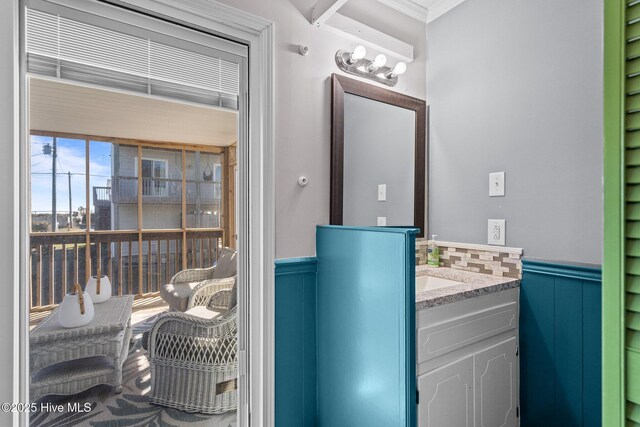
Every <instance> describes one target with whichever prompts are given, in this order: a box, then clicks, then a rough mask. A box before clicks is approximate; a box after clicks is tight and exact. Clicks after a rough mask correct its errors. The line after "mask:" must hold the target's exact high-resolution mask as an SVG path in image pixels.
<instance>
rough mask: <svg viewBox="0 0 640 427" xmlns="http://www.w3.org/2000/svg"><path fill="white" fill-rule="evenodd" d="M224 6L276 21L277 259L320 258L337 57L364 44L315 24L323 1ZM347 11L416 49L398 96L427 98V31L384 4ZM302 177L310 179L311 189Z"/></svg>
mask: <svg viewBox="0 0 640 427" xmlns="http://www.w3.org/2000/svg"><path fill="white" fill-rule="evenodd" d="M222 1H223V2H224V3H228V4H229V5H231V6H233V7H237V8H239V9H243V10H246V11H248V12H250V13H253V14H255V15H259V16H261V17H264V18H266V19H269V20H272V21H273V22H275V28H276V31H275V38H276V40H275V59H276V62H275V64H276V65H275V67H276V77H275V80H276V81H275V85H276V100H275V104H276V111H275V113H276V130H275V133H276V138H275V140H276V147H275V150H276V153H275V155H276V170H275V185H276V242H275V244H276V258H287V257H295V256H308V255H315V226H316V224H327V223H328V222H329V179H330V154H331V91H330V88H331V82H330V76H331V74H332V73H338V72H339V69H338V67H337V66H336V63H335V59H334V58H335V54H336V51H337V50H338V49H353V48H354V47H355V46H356V45H357V44H358V43H357V42H355V41H353V40H350V39H348V38H346V37H344V36H342V35H340V34H337V33H335V32H334V31H332V30H331V29H328V28H314V27H313V26H312V25H311V24H309V21H308V17H309V16H310V13H311V8H312V7H313V5H314V4H315V3H316V2H317V0H261V1H257V0H222ZM347 6H348V7H349V10H347V12H348V13H349V16H351V17H353V18H356V19H362V20H363V22H364V23H365V24H368V25H371V26H374V27H375V28H376V29H378V30H380V31H382V32H385V33H387V34H389V35H392V36H394V37H397V38H399V39H401V40H403V41H405V42H407V43H411V44H413V46H414V49H415V50H414V52H415V53H414V56H415V60H414V61H413V62H412V63H411V64H408V66H407V72H406V74H404V75H403V76H402V77H401V78H400V81H399V83H398V85H397V86H396V87H395V88H394V90H395V91H397V92H400V93H404V94H407V95H410V96H414V97H417V98H420V99H424V98H425V95H426V92H425V87H426V77H425V76H426V30H425V25H424V24H423V23H420V22H418V21H416V20H414V19H412V18H409V17H407V16H405V15H402V14H400V13H399V12H396V11H395V10H393V9H390V8H388V7H386V6H384V5H382V4H381V3H379V2H377V1H372V0H349V3H347ZM343 11H344V10H343ZM376 20H377V21H376ZM299 44H305V45H307V46H309V49H310V52H309V55H308V56H300V55H299V54H298V52H297V50H298V45H299ZM367 58H372V56H371V54H367ZM390 62H391V60H390ZM393 63H395V61H394V62H393ZM385 87H386V86H385ZM300 175H305V176H307V177H308V178H309V185H307V186H306V187H304V188H302V187H300V186H298V177H299V176H300Z"/></svg>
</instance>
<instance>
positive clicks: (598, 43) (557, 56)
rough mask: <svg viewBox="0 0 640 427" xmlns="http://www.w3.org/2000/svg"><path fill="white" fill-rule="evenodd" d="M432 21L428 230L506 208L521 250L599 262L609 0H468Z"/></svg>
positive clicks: (470, 224)
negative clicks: (496, 184) (494, 176)
mask: <svg viewBox="0 0 640 427" xmlns="http://www.w3.org/2000/svg"><path fill="white" fill-rule="evenodd" d="M427 31H428V56H429V65H428V70H427V77H428V81H427V88H428V93H429V96H428V99H427V102H428V103H429V104H430V115H431V118H430V127H431V129H430V136H431V137H430V141H429V145H430V147H429V148H430V163H429V173H430V182H429V206H430V210H429V230H430V233H436V234H438V238H439V239H442V240H445V241H454V242H458V241H460V242H469V243H485V244H486V243H487V220H488V219H489V218H494V219H501V218H504V219H506V220H507V230H506V243H507V246H515V247H522V248H524V253H525V256H528V257H533V258H543V259H548V260H555V261H577V262H588V263H600V262H601V256H602V254H601V252H602V164H603V159H602V151H603V127H602V126H603V119H602V91H603V89H602V82H603V76H602V70H603V57H602V55H603V53H602V33H603V6H602V0H563V1H557V0H522V1H507V0H467V1H465V2H464V3H462V4H461V5H460V6H458V7H456V8H454V9H453V10H451V11H449V12H448V13H447V14H445V15H443V16H442V17H440V18H438V19H436V20H435V21H433V22H432V23H430V24H429V25H428V28H427ZM498 171H505V172H506V197H493V198H490V197H489V195H488V193H489V190H488V186H489V184H488V180H489V173H490V172H498Z"/></svg>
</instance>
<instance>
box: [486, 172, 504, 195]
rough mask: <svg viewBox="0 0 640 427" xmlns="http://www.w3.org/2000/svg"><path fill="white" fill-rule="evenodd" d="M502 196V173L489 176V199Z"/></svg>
mask: <svg viewBox="0 0 640 427" xmlns="http://www.w3.org/2000/svg"><path fill="white" fill-rule="evenodd" d="M499 196H504V172H493V173H490V174H489V197H499Z"/></svg>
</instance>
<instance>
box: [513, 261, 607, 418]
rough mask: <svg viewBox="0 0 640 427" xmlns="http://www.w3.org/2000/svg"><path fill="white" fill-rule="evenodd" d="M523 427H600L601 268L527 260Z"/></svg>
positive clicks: (524, 272) (523, 297) (524, 269)
mask: <svg viewBox="0 0 640 427" xmlns="http://www.w3.org/2000/svg"><path fill="white" fill-rule="evenodd" d="M520 307H521V311H520V346H521V365H520V402H521V409H522V412H521V425H522V426H523V427H534V426H547V427H550V426H558V427H559V426H600V425H601V397H600V394H601V378H600V373H601V347H600V346H601V328H600V324H601V323H600V321H601V272H600V268H599V267H593V266H587V265H575V264H566V263H555V262H546V261H535V260H528V259H525V260H523V264H522V283H521V288H520Z"/></svg>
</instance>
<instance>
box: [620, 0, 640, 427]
mask: <svg viewBox="0 0 640 427" xmlns="http://www.w3.org/2000/svg"><path fill="white" fill-rule="evenodd" d="M625 27H626V28H625V38H626V43H625V67H624V68H625V77H624V80H625V83H624V86H625V96H624V98H625V100H624V101H625V102H624V105H625V107H624V110H625V111H624V114H625V115H624V123H625V126H624V129H625V135H624V160H625V161H624V230H625V233H624V236H625V237H624V239H625V245H624V246H625V251H624V256H625V269H624V270H625V271H624V272H625V280H624V296H623V298H624V310H625V315H624V328H625V331H624V336H623V340H624V359H623V360H624V362H623V363H624V365H623V366H624V371H623V376H624V378H623V383H624V389H623V392H624V394H625V399H626V405H625V406H626V408H624V409H625V417H626V419H627V425H634V424H636V425H640V142H639V141H640V100H639V99H640V1H633V2H628V3H627V7H626V10H625Z"/></svg>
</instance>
